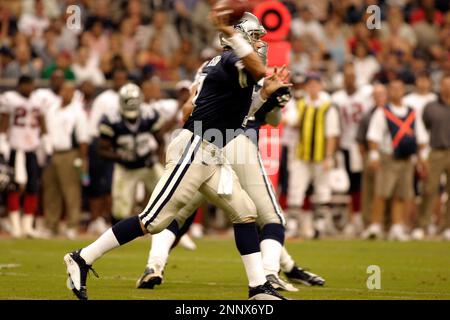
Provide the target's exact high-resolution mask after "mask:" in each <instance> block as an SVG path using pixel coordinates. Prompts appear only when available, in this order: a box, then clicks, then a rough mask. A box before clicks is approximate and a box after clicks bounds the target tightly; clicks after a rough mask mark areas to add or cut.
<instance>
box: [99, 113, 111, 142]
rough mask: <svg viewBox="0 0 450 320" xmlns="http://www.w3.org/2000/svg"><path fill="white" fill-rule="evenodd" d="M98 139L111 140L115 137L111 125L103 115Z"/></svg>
mask: <svg viewBox="0 0 450 320" xmlns="http://www.w3.org/2000/svg"><path fill="white" fill-rule="evenodd" d="M99 131H100V138H102V139H108V140H113V139H114V137H115V132H114V128H113V124H112V123H111V121H110V120H109V118H108V116H106V115H104V116H103V117H102V118H101V120H100V125H99Z"/></svg>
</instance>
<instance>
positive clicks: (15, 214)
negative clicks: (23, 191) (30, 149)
mask: <svg viewBox="0 0 450 320" xmlns="http://www.w3.org/2000/svg"><path fill="white" fill-rule="evenodd" d="M9 166H10V167H11V169H12V170H13V181H12V183H11V186H10V188H9V190H8V194H7V200H6V201H7V207H8V214H9V219H10V222H11V235H12V236H13V237H14V238H20V237H21V236H22V223H21V215H20V187H19V185H18V184H17V183H16V171H17V166H16V151H15V150H11V153H10V157H9Z"/></svg>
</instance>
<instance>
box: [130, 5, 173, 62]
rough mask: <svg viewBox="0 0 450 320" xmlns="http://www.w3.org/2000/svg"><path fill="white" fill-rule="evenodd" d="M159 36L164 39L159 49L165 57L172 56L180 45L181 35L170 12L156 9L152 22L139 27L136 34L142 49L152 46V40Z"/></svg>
mask: <svg viewBox="0 0 450 320" xmlns="http://www.w3.org/2000/svg"><path fill="white" fill-rule="evenodd" d="M157 38H159V39H164V40H163V41H162V42H161V43H160V45H159V46H160V48H159V49H158V50H161V53H162V54H163V55H164V56H165V57H170V56H171V54H172V53H173V52H174V51H175V50H177V49H178V48H179V46H180V37H179V36H178V33H177V31H176V29H175V27H174V26H173V25H172V24H171V23H170V22H169V18H168V14H167V12H166V11H164V10H157V11H155V12H154V13H153V18H152V23H151V24H150V25H148V26H141V27H139V28H138V31H137V34H136V41H137V43H138V44H139V45H140V49H141V50H146V49H147V48H150V47H152V44H151V42H152V41H154V39H157ZM153 46H154V44H153Z"/></svg>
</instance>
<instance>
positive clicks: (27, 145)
mask: <svg viewBox="0 0 450 320" xmlns="http://www.w3.org/2000/svg"><path fill="white" fill-rule="evenodd" d="M0 112H1V113H6V114H8V115H9V131H8V139H9V143H10V146H11V148H12V149H14V150H21V151H26V152H27V151H35V150H36V149H37V148H38V147H39V145H40V135H41V127H40V123H39V118H40V117H41V115H42V107H41V105H40V101H39V99H37V98H36V96H35V95H33V94H32V95H31V96H30V97H29V98H26V97H24V96H22V95H20V94H19V93H18V92H16V91H8V92H5V93H4V94H3V95H2V97H1V101H0Z"/></svg>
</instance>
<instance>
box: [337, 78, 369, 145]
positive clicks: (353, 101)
mask: <svg viewBox="0 0 450 320" xmlns="http://www.w3.org/2000/svg"><path fill="white" fill-rule="evenodd" d="M331 100H332V102H333V103H334V104H335V105H336V106H337V107H338V109H339V114H340V118H341V129H342V130H341V140H340V141H341V142H340V144H341V147H342V148H343V149H346V150H349V149H350V148H351V147H352V144H353V143H354V142H355V140H356V133H357V131H358V127H359V123H360V121H361V119H362V117H363V116H364V115H365V114H366V112H368V111H369V110H370V109H371V107H372V105H373V100H372V87H371V86H364V87H362V88H360V89H359V90H357V91H356V92H355V93H354V94H352V95H348V93H347V92H346V91H345V90H339V91H336V92H335V93H333V95H332V96H331Z"/></svg>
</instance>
